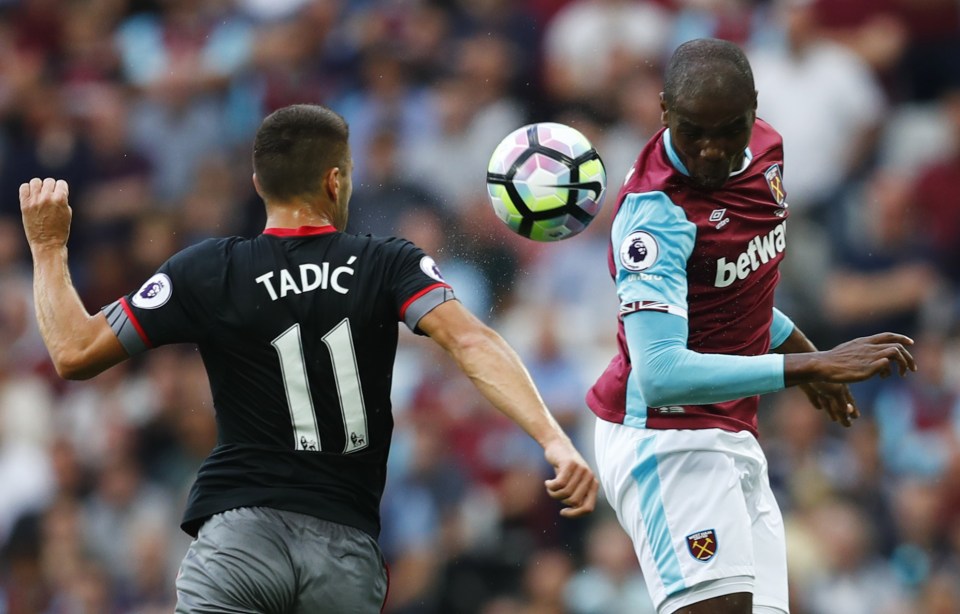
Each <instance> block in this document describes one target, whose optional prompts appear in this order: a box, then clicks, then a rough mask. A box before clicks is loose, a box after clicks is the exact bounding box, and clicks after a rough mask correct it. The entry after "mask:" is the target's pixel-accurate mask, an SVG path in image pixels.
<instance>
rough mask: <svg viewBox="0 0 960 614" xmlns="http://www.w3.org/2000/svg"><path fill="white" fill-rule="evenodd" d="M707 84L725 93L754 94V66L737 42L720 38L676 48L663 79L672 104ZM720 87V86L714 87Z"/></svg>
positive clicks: (667, 101)
mask: <svg viewBox="0 0 960 614" xmlns="http://www.w3.org/2000/svg"><path fill="white" fill-rule="evenodd" d="M706 88H711V92H716V91H717V90H719V92H720V93H721V94H724V95H732V94H737V93H743V94H745V95H748V96H751V97H752V96H753V95H754V92H756V88H755V86H754V83H753V70H751V68H750V61H749V60H747V56H746V54H744V53H743V50H742V49H740V47H738V46H737V45H735V44H733V43H731V42H729V41H725V40H720V39H716V38H698V39H694V40H692V41H687V42H686V43H683V44H682V45H680V46H679V47H677V49H676V51H674V52H673V55H672V56H671V57H670V61H669V62H668V63H667V71H666V74H665V75H664V80H663V98H664V101H665V102H666V103H667V106H668V107H672V106H673V105H674V104H676V103H677V102H678V101H680V100H686V99H688V98H690V97H692V96H694V95H696V94H697V93H699V92H703V91H704V90H705V89H706ZM713 88H716V89H713Z"/></svg>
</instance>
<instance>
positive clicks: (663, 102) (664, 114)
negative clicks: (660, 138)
mask: <svg viewBox="0 0 960 614" xmlns="http://www.w3.org/2000/svg"><path fill="white" fill-rule="evenodd" d="M669 120H670V118H669V114H668V111H667V99H666V97H665V96H664V95H663V92H660V124H661V125H662V126H663V127H666V126H667V122H668V121H669Z"/></svg>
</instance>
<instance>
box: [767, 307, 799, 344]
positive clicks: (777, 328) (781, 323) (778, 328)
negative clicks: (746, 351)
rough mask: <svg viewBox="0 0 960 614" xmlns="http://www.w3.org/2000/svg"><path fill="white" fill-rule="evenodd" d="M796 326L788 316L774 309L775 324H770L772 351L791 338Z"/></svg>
mask: <svg viewBox="0 0 960 614" xmlns="http://www.w3.org/2000/svg"><path fill="white" fill-rule="evenodd" d="M794 328H796V324H794V323H793V320H791V319H790V318H788V317H787V316H786V314H784V313H783V312H782V311H780V310H779V309H777V308H776V307H774V308H773V322H771V323H770V349H776V348H778V347H780V346H781V345H783V342H784V341H786V340H787V338H788V337H790V334H791V333H793V329H794Z"/></svg>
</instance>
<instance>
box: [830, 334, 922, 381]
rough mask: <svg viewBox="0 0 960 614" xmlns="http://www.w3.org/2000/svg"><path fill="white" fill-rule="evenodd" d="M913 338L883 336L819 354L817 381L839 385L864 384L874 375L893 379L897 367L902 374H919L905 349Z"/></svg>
mask: <svg viewBox="0 0 960 614" xmlns="http://www.w3.org/2000/svg"><path fill="white" fill-rule="evenodd" d="M907 345H913V339H911V338H910V337H907V336H905V335H898V334H896V333H880V334H877V335H872V336H870V337H859V338H857V339H853V340H852V341H847V342H846V343H841V344H840V345H838V346H837V347H835V348H833V349H832V350H829V351H826V352H819V353H818V355H819V360H818V363H819V364H818V367H817V375H818V377H816V378H815V380H818V381H823V382H833V383H838V384H844V383H850V382H860V381H863V380H866V379H870V378H871V377H873V376H874V375H879V376H880V377H889V376H890V374H891V373H893V369H894V366H895V365H896V368H898V369H899V371H900V375H906V374H907V372H908V371H916V370H917V363H916V361H914V359H913V356H912V355H911V354H910V352H908V351H907V349H906V348H905V347H904V346H907Z"/></svg>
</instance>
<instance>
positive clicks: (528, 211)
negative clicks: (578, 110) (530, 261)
mask: <svg viewBox="0 0 960 614" xmlns="http://www.w3.org/2000/svg"><path fill="white" fill-rule="evenodd" d="M606 187H607V172H606V169H605V168H604V166H603V161H602V160H601V159H600V155H599V154H598V153H597V150H596V149H594V148H593V146H592V145H590V141H588V140H587V137H585V136H583V135H582V134H581V133H580V132H578V131H577V130H574V129H573V128H571V127H570V126H565V125H563V124H555V123H549V122H544V123H538V124H530V125H529V126H523V127H522V128H518V129H517V130H514V131H513V132H511V133H510V134H508V135H507V137H506V138H505V139H503V140H502V141H500V144H499V145H498V146H497V148H496V149H495V150H494V151H493V156H491V157H490V164H489V165H488V166H487V192H488V193H489V194H490V201H491V203H492V204H493V210H494V211H495V212H496V214H497V217H499V218H500V219H501V220H502V221H503V222H504V223H505V224H506V225H507V226H508V227H509V228H510V230H512V231H514V232H515V233H517V234H519V235H520V236H522V237H527V238H528V239H533V240H534V241H559V240H561V239H566V238H568V237H572V236H574V235H576V234H578V233H580V232H582V231H583V230H584V229H585V228H586V227H587V225H588V224H589V223H590V222H591V221H592V220H593V218H594V217H595V216H596V215H597V213H598V212H599V211H600V205H601V204H602V202H603V195H604V192H605V191H606Z"/></svg>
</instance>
